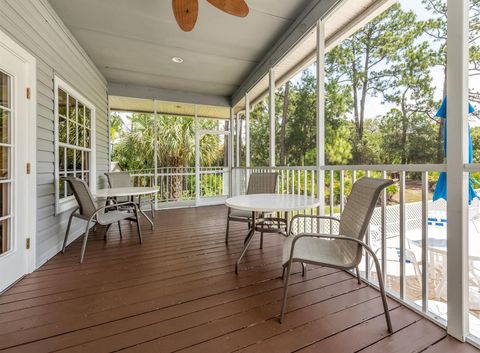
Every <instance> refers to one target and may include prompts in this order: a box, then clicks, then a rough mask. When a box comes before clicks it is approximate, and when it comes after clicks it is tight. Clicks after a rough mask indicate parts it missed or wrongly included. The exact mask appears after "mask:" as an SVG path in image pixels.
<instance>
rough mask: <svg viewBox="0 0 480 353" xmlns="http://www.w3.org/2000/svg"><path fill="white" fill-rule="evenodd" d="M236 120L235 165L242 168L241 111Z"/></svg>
mask: <svg viewBox="0 0 480 353" xmlns="http://www.w3.org/2000/svg"><path fill="white" fill-rule="evenodd" d="M235 119H236V122H235V128H236V129H237V131H236V134H235V137H236V141H237V142H236V145H237V147H236V149H235V153H236V158H235V166H236V167H237V168H240V150H241V149H242V146H241V144H240V124H241V123H242V120H241V119H240V112H238V113H237V116H236V118H235Z"/></svg>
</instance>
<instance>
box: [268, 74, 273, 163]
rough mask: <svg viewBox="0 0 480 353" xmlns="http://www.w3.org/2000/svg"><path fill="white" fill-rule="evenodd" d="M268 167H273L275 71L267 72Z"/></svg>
mask: <svg viewBox="0 0 480 353" xmlns="http://www.w3.org/2000/svg"><path fill="white" fill-rule="evenodd" d="M268 76H269V108H268V113H269V115H270V167H275V69H274V68H271V69H270V71H269V75H268Z"/></svg>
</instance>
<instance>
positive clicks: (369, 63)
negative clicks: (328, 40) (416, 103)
mask: <svg viewBox="0 0 480 353" xmlns="http://www.w3.org/2000/svg"><path fill="white" fill-rule="evenodd" d="M417 33H418V29H417V26H416V18H415V15H414V14H413V13H412V12H405V11H403V10H402V9H401V6H400V5H399V4H395V5H393V6H392V7H391V8H390V9H389V10H387V11H385V12H384V13H383V14H381V15H380V16H378V17H376V18H375V19H374V20H372V21H371V22H369V23H367V24H366V25H365V26H364V27H363V28H362V29H360V30H359V31H357V32H356V33H354V34H353V35H351V36H350V37H349V38H347V39H346V40H344V41H343V42H342V43H341V44H339V45H338V46H337V47H336V48H334V49H333V50H331V51H330V52H329V53H328V55H327V57H326V64H327V67H328V68H327V74H328V80H334V81H336V82H337V83H338V84H341V85H343V86H344V87H348V88H349V89H350V90H351V96H352V102H351V104H352V107H351V113H352V115H353V120H354V123H355V134H354V135H353V141H352V144H353V151H352V152H353V162H354V163H362V162H363V155H364V151H363V148H364V144H365V141H364V125H365V120H366V118H367V117H366V115H365V114H366V104H367V98H368V96H369V95H375V94H376V93H377V92H378V90H379V85H380V84H381V81H382V80H383V79H386V78H387V76H388V73H386V72H385V67H386V66H387V65H388V64H389V63H390V62H391V61H393V60H395V58H397V54H398V52H399V51H400V50H401V49H403V48H405V47H408V46H409V45H411V44H412V43H413V42H414V40H415V38H416V35H417Z"/></svg>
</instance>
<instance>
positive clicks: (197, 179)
mask: <svg viewBox="0 0 480 353" xmlns="http://www.w3.org/2000/svg"><path fill="white" fill-rule="evenodd" d="M194 119H195V121H194V127H195V203H196V205H197V206H198V205H199V204H200V135H199V133H198V130H199V129H198V116H197V105H196V104H195V117H194Z"/></svg>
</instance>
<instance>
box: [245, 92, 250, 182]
mask: <svg viewBox="0 0 480 353" xmlns="http://www.w3.org/2000/svg"><path fill="white" fill-rule="evenodd" d="M245 166H246V167H247V168H250V99H249V97H248V93H247V94H245ZM247 174H248V173H247Z"/></svg>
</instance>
